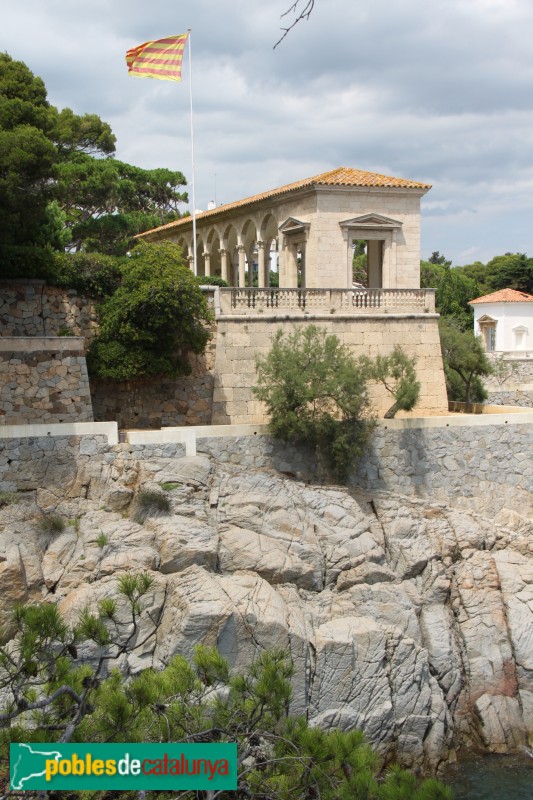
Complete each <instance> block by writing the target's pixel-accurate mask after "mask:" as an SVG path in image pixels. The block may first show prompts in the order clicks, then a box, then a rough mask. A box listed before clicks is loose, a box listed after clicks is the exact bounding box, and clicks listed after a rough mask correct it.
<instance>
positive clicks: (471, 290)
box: [420, 251, 479, 330]
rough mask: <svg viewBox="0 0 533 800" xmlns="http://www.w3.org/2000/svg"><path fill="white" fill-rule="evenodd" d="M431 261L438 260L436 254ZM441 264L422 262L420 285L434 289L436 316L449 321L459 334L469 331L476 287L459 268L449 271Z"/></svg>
mask: <svg viewBox="0 0 533 800" xmlns="http://www.w3.org/2000/svg"><path fill="white" fill-rule="evenodd" d="M433 257H439V254H438V251H437V252H436V253H434V254H433ZM440 259H444V256H441V257H440ZM444 261H445V263H441V261H439V260H437V261H433V262H432V261H421V262H420V285H421V286H422V288H434V289H436V292H435V306H436V310H437V312H438V313H439V314H441V315H442V316H444V317H452V318H453V319H454V320H455V324H456V325H457V326H458V327H460V328H461V330H469V329H471V328H472V327H473V325H474V312H473V310H472V307H471V306H470V305H468V304H469V302H470V300H473V299H474V298H475V297H477V296H478V295H479V288H478V284H477V282H476V281H475V280H474V279H473V278H471V277H469V276H468V275H467V274H465V272H464V270H463V269H462V268H461V267H451V266H450V262H448V261H446V260H445V259H444Z"/></svg>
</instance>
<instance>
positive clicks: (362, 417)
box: [253, 325, 371, 480]
mask: <svg viewBox="0 0 533 800" xmlns="http://www.w3.org/2000/svg"><path fill="white" fill-rule="evenodd" d="M256 367H257V385H256V386H255V387H254V389H253V392H254V394H255V396H256V397H258V399H259V400H262V401H263V402H264V403H265V405H266V408H267V411H268V414H269V415H270V430H271V431H272V433H273V435H274V436H276V437H278V438H280V439H282V440H283V441H286V442H300V443H305V444H307V445H310V446H311V447H313V448H315V449H316V450H317V452H318V454H319V456H320V457H321V458H323V459H324V461H325V463H326V464H327V466H328V467H329V469H330V470H331V471H332V473H333V474H334V475H335V476H336V477H337V478H338V479H340V480H343V479H345V478H346V477H347V476H348V474H349V472H350V470H352V469H353V468H354V466H355V463H356V460H357V459H358V458H359V457H360V456H361V454H362V453H363V451H364V448H365V445H366V442H367V439H368V435H369V432H370V429H371V425H370V420H369V401H368V397H367V392H366V383H365V371H364V367H363V365H361V364H358V363H357V362H356V360H355V359H354V357H353V356H352V354H351V353H350V351H349V350H348V348H347V347H345V346H344V345H342V344H341V343H340V341H339V339H338V338H337V337H336V336H334V335H332V334H328V333H326V332H325V331H324V330H322V329H320V328H318V327H317V326H315V325H306V326H302V327H299V328H297V329H296V330H295V331H294V332H293V333H290V334H288V335H287V334H285V333H284V332H283V331H282V330H281V329H280V330H278V331H277V333H276V334H275V336H274V337H273V341H272V347H271V349H270V352H269V353H268V354H267V355H266V356H265V357H261V356H259V357H258V358H257V359H256Z"/></svg>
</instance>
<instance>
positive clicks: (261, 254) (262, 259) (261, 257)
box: [257, 242, 267, 289]
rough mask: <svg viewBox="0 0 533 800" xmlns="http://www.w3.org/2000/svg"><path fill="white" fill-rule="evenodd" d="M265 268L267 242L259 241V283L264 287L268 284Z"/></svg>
mask: <svg viewBox="0 0 533 800" xmlns="http://www.w3.org/2000/svg"><path fill="white" fill-rule="evenodd" d="M266 277H267V276H266V270H265V243H264V242H257V285H258V286H259V288H260V289H264V287H265V286H266V285H267V279H266Z"/></svg>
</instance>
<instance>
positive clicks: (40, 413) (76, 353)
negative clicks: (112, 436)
mask: <svg viewBox="0 0 533 800" xmlns="http://www.w3.org/2000/svg"><path fill="white" fill-rule="evenodd" d="M82 347H83V341H82V340H81V339H76V338H73V337H31V338H30V337H2V338H0V425H23V424H25V423H30V422H33V423H39V422H84V421H91V420H92V418H93V411H92V405H91V395H90V391H89V377H88V374H87V365H86V363H85V356H84V354H83V350H82Z"/></svg>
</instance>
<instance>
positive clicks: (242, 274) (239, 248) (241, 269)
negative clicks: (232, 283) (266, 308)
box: [237, 244, 246, 289]
mask: <svg viewBox="0 0 533 800" xmlns="http://www.w3.org/2000/svg"><path fill="white" fill-rule="evenodd" d="M237 252H238V254H239V289H244V287H245V285H246V281H245V269H244V258H245V252H244V245H242V244H239V245H237Z"/></svg>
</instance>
